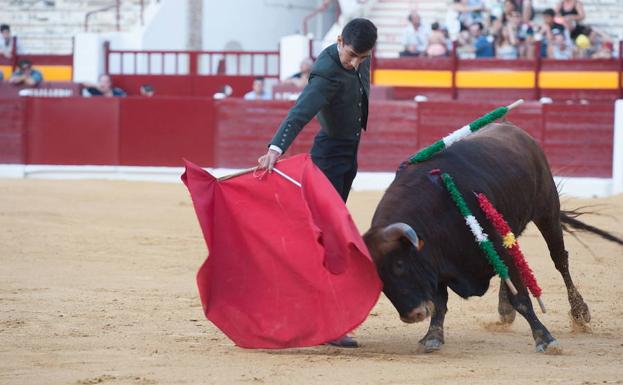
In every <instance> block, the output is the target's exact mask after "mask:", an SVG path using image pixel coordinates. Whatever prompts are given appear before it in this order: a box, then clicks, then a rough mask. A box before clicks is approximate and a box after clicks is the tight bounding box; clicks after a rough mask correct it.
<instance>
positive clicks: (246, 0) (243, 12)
mask: <svg viewBox="0 0 623 385" xmlns="http://www.w3.org/2000/svg"><path fill="white" fill-rule="evenodd" d="M317 4H318V0H227V1H222V0H204V3H203V48H204V49H205V50H217V51H218V50H223V49H225V48H226V46H227V44H228V43H229V42H236V43H238V44H239V45H238V46H237V47H236V46H234V47H233V48H231V49H232V50H237V49H241V50H248V51H255V50H270V51H273V50H277V49H278V48H279V47H278V42H279V40H280V38H281V37H282V36H286V35H292V34H295V33H297V32H299V31H300V30H301V29H302V25H303V24H302V23H303V19H304V17H305V16H307V15H308V14H309V13H310V12H312V11H313V10H314V9H315V8H316V6H317ZM310 27H311V25H310ZM310 29H313V28H310Z"/></svg>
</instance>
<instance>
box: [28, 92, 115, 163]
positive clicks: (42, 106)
mask: <svg viewBox="0 0 623 385" xmlns="http://www.w3.org/2000/svg"><path fill="white" fill-rule="evenodd" d="M23 100H25V102H26V108H27V114H26V115H27V118H26V126H25V127H26V138H27V139H26V142H27V147H26V163H27V164H68V165H81V164H85V165H115V164H117V163H118V162H119V145H118V143H119V126H118V121H119V103H118V102H117V100H113V99H108V98H93V99H87V98H25V99H23Z"/></svg>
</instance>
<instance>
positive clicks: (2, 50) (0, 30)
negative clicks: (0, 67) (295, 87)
mask: <svg viewBox="0 0 623 385" xmlns="http://www.w3.org/2000/svg"><path fill="white" fill-rule="evenodd" d="M0 55H2V56H4V57H5V58H7V59H10V58H11V57H13V36H12V35H11V27H9V26H8V25H7V24H0Z"/></svg>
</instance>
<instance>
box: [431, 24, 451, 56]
mask: <svg viewBox="0 0 623 385" xmlns="http://www.w3.org/2000/svg"><path fill="white" fill-rule="evenodd" d="M447 54H448V44H447V43H446V35H445V34H444V32H443V31H442V30H441V27H440V26H439V23H437V22H434V23H433V24H432V25H431V32H430V34H429V35H428V47H426V55H427V56H429V57H439V56H446V55H447Z"/></svg>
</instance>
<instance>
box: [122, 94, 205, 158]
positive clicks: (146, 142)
mask: <svg viewBox="0 0 623 385" xmlns="http://www.w3.org/2000/svg"><path fill="white" fill-rule="evenodd" d="M118 100H119V103H120V110H119V111H120V116H119V122H118V127H119V140H118V143H119V163H118V164H120V165H123V166H176V167H179V166H182V165H183V164H182V158H184V157H185V158H188V159H189V160H193V161H194V162H196V163H199V164H205V165H211V164H213V163H214V156H213V155H214V135H213V134H214V119H213V117H214V103H213V102H212V100H210V99H199V98H195V99H189V98H124V99H118Z"/></svg>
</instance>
